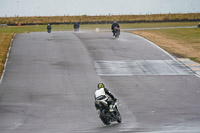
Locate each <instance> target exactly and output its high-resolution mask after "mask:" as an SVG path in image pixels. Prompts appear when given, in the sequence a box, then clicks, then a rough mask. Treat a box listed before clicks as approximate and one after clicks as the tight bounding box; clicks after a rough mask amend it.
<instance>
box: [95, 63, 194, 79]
mask: <svg viewBox="0 0 200 133" xmlns="http://www.w3.org/2000/svg"><path fill="white" fill-rule="evenodd" d="M93 63H94V68H95V70H96V72H97V74H98V75H101V76H128V75H194V72H193V71H192V70H190V69H189V68H187V67H186V66H185V65H183V64H182V63H180V62H178V61H176V60H125V61H94V62H93Z"/></svg>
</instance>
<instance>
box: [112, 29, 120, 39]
mask: <svg viewBox="0 0 200 133" xmlns="http://www.w3.org/2000/svg"><path fill="white" fill-rule="evenodd" d="M113 33H114V36H115V38H119V35H120V29H119V28H118V27H114V30H113Z"/></svg>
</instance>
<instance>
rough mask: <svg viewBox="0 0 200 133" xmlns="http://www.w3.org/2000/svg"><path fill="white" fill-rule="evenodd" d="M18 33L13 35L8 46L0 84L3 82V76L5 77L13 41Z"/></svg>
mask: <svg viewBox="0 0 200 133" xmlns="http://www.w3.org/2000/svg"><path fill="white" fill-rule="evenodd" d="M15 36H16V34H14V35H13V38H12V39H11V41H10V46H9V48H8V53H7V56H6V61H5V63H4V68H3V72H2V75H1V78H0V84H1V83H2V81H3V77H4V74H5V72H6V66H7V63H8V58H9V55H10V51H11V48H12V43H13V40H14V38H15Z"/></svg>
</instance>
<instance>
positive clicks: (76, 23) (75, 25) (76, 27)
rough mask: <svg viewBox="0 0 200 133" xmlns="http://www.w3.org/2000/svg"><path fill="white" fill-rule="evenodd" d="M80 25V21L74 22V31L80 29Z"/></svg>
mask: <svg viewBox="0 0 200 133" xmlns="http://www.w3.org/2000/svg"><path fill="white" fill-rule="evenodd" d="M79 27H80V25H79V23H78V22H75V23H74V31H79Z"/></svg>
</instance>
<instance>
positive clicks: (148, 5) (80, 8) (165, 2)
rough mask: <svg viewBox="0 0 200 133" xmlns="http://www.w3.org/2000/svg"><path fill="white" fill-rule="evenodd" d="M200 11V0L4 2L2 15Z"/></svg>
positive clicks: (12, 0)
mask: <svg viewBox="0 0 200 133" xmlns="http://www.w3.org/2000/svg"><path fill="white" fill-rule="evenodd" d="M191 12H200V0H0V16H1V17H4V16H8V17H10V16H15V15H19V16H55V15H61V16H62V15H108V14H111V15H120V14H136V15H137V14H157V13H191Z"/></svg>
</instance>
